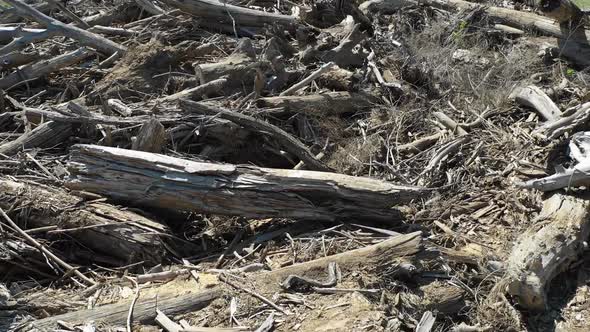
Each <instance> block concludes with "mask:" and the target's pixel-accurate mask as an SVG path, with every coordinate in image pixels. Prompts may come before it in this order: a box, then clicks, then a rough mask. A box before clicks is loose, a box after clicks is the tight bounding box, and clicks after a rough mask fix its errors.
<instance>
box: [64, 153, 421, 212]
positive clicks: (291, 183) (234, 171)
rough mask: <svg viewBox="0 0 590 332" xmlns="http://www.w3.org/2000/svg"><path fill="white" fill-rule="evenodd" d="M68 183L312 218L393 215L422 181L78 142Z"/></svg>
mask: <svg viewBox="0 0 590 332" xmlns="http://www.w3.org/2000/svg"><path fill="white" fill-rule="evenodd" d="M68 165H69V170H70V173H71V177H70V178H69V180H68V181H67V183H66V185H67V186H68V187H69V188H71V189H78V190H84V191H89V192H94V193H99V194H104V195H106V196H110V197H112V198H114V199H118V200H124V201H129V202H131V203H133V204H139V205H146V206H150V207H161V208H167V209H179V210H187V211H200V212H206V213H215V214H224V215H239V216H244V217H252V218H256V217H258V218H260V217H284V218H299V219H312V220H336V219H338V218H351V219H365V220H367V219H372V220H384V221H389V222H392V221H395V220H396V218H398V217H399V212H398V211H397V210H395V209H393V207H394V206H396V205H400V204H404V203H407V202H408V201H410V200H412V199H415V198H417V197H420V196H423V195H424V193H425V190H424V189H422V188H419V187H409V186H400V185H395V184H393V183H390V182H385V181H380V180H375V179H371V178H365V177H354V176H348V175H343V174H335V173H325V172H314V171H296V170H287V169H270V168H260V167H255V166H249V165H248V166H246V165H245V166H239V165H230V164H215V163H205V162H194V161H188V160H183V159H179V158H173V157H168V156H163V155H158V154H153V153H147V152H141V151H133V150H124V149H118V148H111V147H103V146H96V145H75V146H74V147H73V148H72V149H71V160H70V162H69V164H68Z"/></svg>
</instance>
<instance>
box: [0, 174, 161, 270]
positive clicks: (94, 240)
mask: <svg viewBox="0 0 590 332" xmlns="http://www.w3.org/2000/svg"><path fill="white" fill-rule="evenodd" d="M0 189H1V190H0V191H1V193H0V197H1V199H0V207H1V208H3V209H6V210H8V209H11V210H12V211H13V212H12V213H14V214H15V216H14V217H15V221H17V222H18V221H19V218H20V214H19V213H20V212H21V210H24V211H26V214H24V213H23V214H22V215H23V216H26V218H25V219H24V220H22V221H23V224H26V225H27V227H28V228H39V227H47V226H57V227H58V228H57V229H54V230H52V232H53V233H56V234H57V233H64V234H68V237H70V238H73V239H75V240H76V241H77V242H79V243H81V244H82V245H84V246H85V247H87V248H89V249H92V250H94V251H96V252H99V253H103V254H107V255H109V256H111V257H114V258H116V259H119V260H120V261H121V262H123V263H125V264H127V263H135V262H139V261H145V263H146V265H155V264H158V263H159V262H160V261H161V260H162V258H163V256H164V253H165V252H166V249H165V247H164V244H163V243H162V240H161V239H160V237H159V235H158V234H162V233H166V232H167V227H166V226H164V225H162V224H159V223H156V222H154V221H151V220H149V219H147V218H145V217H143V216H141V215H139V214H137V213H134V212H131V211H127V210H121V209H120V208H118V207H116V206H113V205H110V204H106V203H87V204H79V203H81V199H80V198H78V197H75V196H72V195H70V194H68V193H66V192H65V191H63V190H57V189H50V188H49V187H41V186H37V185H33V184H26V183H22V182H15V181H11V180H3V179H2V180H0Z"/></svg>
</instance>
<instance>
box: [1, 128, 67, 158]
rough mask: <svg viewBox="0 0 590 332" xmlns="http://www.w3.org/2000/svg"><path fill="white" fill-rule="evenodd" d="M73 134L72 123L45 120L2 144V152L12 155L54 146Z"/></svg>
mask: <svg viewBox="0 0 590 332" xmlns="http://www.w3.org/2000/svg"><path fill="white" fill-rule="evenodd" d="M71 134H72V127H71V125H70V124H67V123H57V122H53V121H49V122H45V123H43V124H41V125H39V126H38V127H37V128H35V129H33V130H31V131H29V132H26V133H24V134H22V135H21V136H20V137H18V138H17V139H15V140H13V141H10V142H7V143H4V144H2V145H0V154H5V155H12V154H15V153H17V152H19V151H22V150H26V149H31V148H53V147H55V146H57V145H60V144H61V143H62V142H63V141H65V140H66V139H68V137H70V135H71Z"/></svg>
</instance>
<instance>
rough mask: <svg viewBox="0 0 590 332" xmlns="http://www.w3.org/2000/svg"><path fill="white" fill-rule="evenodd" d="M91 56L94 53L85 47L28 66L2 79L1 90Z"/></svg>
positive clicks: (0, 80)
mask: <svg viewBox="0 0 590 332" xmlns="http://www.w3.org/2000/svg"><path fill="white" fill-rule="evenodd" d="M91 54H92V52H90V51H89V50H87V49H86V48H84V47H83V48H79V49H77V50H75V51H72V52H69V53H66V54H62V55H58V56H56V57H54V58H51V59H47V60H43V61H39V62H36V63H33V64H30V65H27V66H25V67H22V68H20V69H18V70H16V71H15V72H12V73H10V74H8V75H6V76H5V77H3V78H2V79H0V89H8V88H13V87H15V86H18V85H20V84H23V83H24V82H26V81H30V80H32V79H36V78H39V77H41V76H43V75H47V74H49V73H51V72H54V71H56V70H59V69H61V68H64V67H67V66H70V65H72V64H74V63H77V62H80V61H82V60H84V59H86V58H87V57H89V56H90V55H91Z"/></svg>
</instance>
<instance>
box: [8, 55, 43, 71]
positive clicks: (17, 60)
mask: <svg viewBox="0 0 590 332" xmlns="http://www.w3.org/2000/svg"><path fill="white" fill-rule="evenodd" d="M41 57H42V55H41V54H39V52H38V51H32V52H12V53H8V54H5V55H2V56H0V68H2V69H9V68H16V67H20V66H22V65H26V64H28V63H31V62H34V61H37V60H39V59H41Z"/></svg>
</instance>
